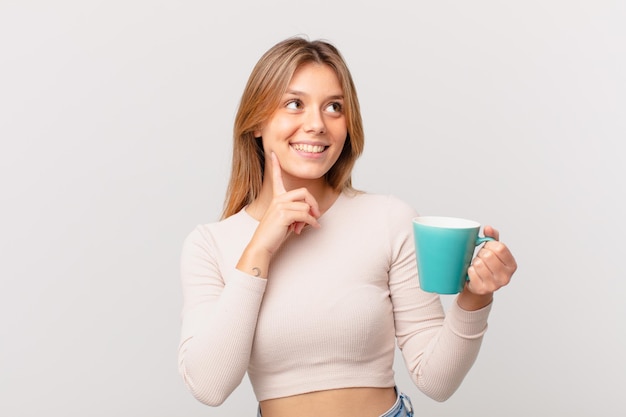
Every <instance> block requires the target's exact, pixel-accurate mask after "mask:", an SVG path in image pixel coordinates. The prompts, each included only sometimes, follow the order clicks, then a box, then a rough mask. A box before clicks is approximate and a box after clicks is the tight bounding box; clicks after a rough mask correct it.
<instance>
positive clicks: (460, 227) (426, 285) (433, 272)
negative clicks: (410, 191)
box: [413, 216, 495, 294]
mask: <svg viewBox="0 0 626 417" xmlns="http://www.w3.org/2000/svg"><path fill="white" fill-rule="evenodd" d="M479 230H480V224H479V223H477V222H475V221H472V220H466V219H460V218H456V217H437V216H422V217H416V218H414V219H413V237H414V238H415V255H416V258H417V272H418V276H419V282H420V287H421V288H422V290H424V291H426V292H433V293H437V294H456V293H459V292H461V291H462V290H463V288H464V287H465V282H466V281H467V280H468V277H467V269H468V268H469V266H470V263H471V262H472V258H473V256H474V250H475V249H476V246H478V245H480V244H481V243H485V242H488V241H490V240H495V239H493V238H491V237H480V236H478V231H479Z"/></svg>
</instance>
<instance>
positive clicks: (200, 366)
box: [179, 193, 490, 405]
mask: <svg viewBox="0 0 626 417" xmlns="http://www.w3.org/2000/svg"><path fill="white" fill-rule="evenodd" d="M415 216H416V213H415V211H414V210H413V209H412V208H411V207H409V206H408V205H407V204H405V203H404V202H402V201H400V200H398V199H396V198H394V197H391V196H380V195H372V194H365V193H361V194H356V195H348V194H345V193H344V194H342V195H341V196H340V197H339V199H338V200H337V201H336V202H335V203H334V205H333V206H332V207H331V208H330V209H329V210H328V211H327V212H326V213H324V215H323V216H322V217H321V218H320V219H319V221H320V224H321V225H322V227H321V228H320V229H312V228H310V229H305V231H304V232H303V233H302V234H301V235H291V236H290V237H289V238H288V239H287V240H286V241H285V242H284V243H283V245H282V247H281V249H280V250H279V251H278V252H277V253H276V254H275V255H274V257H273V259H272V263H271V266H270V270H269V274H268V279H267V280H264V279H260V278H256V277H253V276H250V275H247V274H245V273H243V272H241V271H238V270H237V269H236V268H235V265H236V264H237V261H238V260H239V257H240V256H241V254H242V252H243V250H244V248H245V246H246V245H247V243H248V242H249V240H250V238H251V236H252V234H253V233H254V231H255V229H256V226H257V225H258V222H257V221H256V220H254V219H253V218H252V217H250V216H249V215H248V214H247V213H246V212H245V210H242V211H241V212H240V213H238V214H236V215H233V216H231V217H229V218H228V219H225V220H222V221H220V222H217V223H212V224H208V225H201V226H198V227H197V228H196V229H195V230H194V231H192V232H191V234H190V235H189V236H188V237H187V239H186V240H185V243H184V245H183V250H182V256H181V278H182V288H183V300H184V303H183V311H182V332H181V342H180V346H179V369H180V373H181V375H182V376H183V379H184V381H185V383H186V385H187V387H188V388H189V390H190V391H191V392H192V393H193V395H194V396H195V397H196V398H198V400H200V401H202V402H204V403H206V404H209V405H219V404H221V403H222V402H223V401H224V400H225V399H226V398H227V397H228V396H229V395H230V393H231V392H232V391H233V390H234V389H235V388H236V387H237V386H238V385H239V383H240V382H241V380H242V378H243V376H244V375H245V373H246V372H248V375H249V377H250V381H251V383H252V386H253V389H254V391H255V394H256V396H257V399H258V400H259V401H262V400H265V399H270V398H278V397H284V396H290V395H296V394H301V393H306V392H312V391H320V390H325V389H335V388H346V387H392V386H394V385H395V381H394V373H393V356H394V350H395V343H396V342H397V344H398V346H399V348H400V350H401V351H402V355H403V357H404V360H405V363H406V365H407V368H408V369H409V371H410V374H411V376H412V379H413V381H414V382H415V384H416V385H417V386H418V388H419V389H420V390H421V391H422V392H424V393H425V394H426V395H428V396H430V397H431V398H434V399H435V400H438V401H443V400H445V399H447V398H448V397H449V396H450V395H452V394H453V393H454V391H455V390H456V389H457V388H458V386H459V385H460V384H461V382H462V380H463V378H464V377H465V375H466V374H467V372H468V371H469V369H470V368H471V366H472V364H473V363H474V361H475V359H476V357H477V354H478V351H479V349H480V344H481V341H482V337H483V335H484V333H485V331H486V329H487V317H488V314H489V310H490V306H488V307H485V308H484V309H482V310H479V311H472V312H469V311H464V310H462V309H461V308H460V307H458V305H457V304H456V303H453V305H452V306H451V307H450V309H449V310H448V312H447V314H445V315H444V312H443V308H442V305H441V302H440V300H439V297H438V296H437V295H435V294H430V293H426V292H424V291H422V290H420V288H419V282H418V278H417V268H416V261H415V250H414V243H413V235H412V224H411V219H412V218H413V217H415Z"/></svg>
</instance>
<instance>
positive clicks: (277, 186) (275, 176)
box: [270, 152, 287, 195]
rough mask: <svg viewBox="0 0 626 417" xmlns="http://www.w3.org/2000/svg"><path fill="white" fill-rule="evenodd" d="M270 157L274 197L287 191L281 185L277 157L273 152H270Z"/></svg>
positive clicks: (281, 180) (281, 179) (281, 178)
mask: <svg viewBox="0 0 626 417" xmlns="http://www.w3.org/2000/svg"><path fill="white" fill-rule="evenodd" d="M270 156H271V158H272V186H273V190H274V195H279V194H284V193H286V192H287V190H285V185H284V184H283V176H282V169H281V167H280V162H278V157H277V156H276V154H275V153H274V152H272V154H271V155H270Z"/></svg>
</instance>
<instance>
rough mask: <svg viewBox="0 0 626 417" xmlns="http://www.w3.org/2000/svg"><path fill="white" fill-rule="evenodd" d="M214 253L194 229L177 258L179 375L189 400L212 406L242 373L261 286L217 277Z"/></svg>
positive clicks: (232, 275) (223, 274) (237, 274)
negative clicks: (180, 308)
mask: <svg viewBox="0 0 626 417" xmlns="http://www.w3.org/2000/svg"><path fill="white" fill-rule="evenodd" d="M216 253H218V251H217V249H216V247H215V245H214V242H213V241H212V239H211V236H210V235H209V234H208V232H206V231H202V230H201V229H200V228H198V229H196V230H194V231H193V232H192V233H191V234H190V235H189V236H188V237H187V239H186V240H185V243H184V245H183V249H182V254H181V280H182V290H183V300H184V306H183V312H182V332H181V342H180V345H179V351H178V365H179V371H180V373H181V375H182V377H183V379H184V381H185V384H186V385H187V387H188V389H189V390H190V391H191V393H192V394H193V395H194V397H196V398H197V399H198V400H199V401H201V402H203V403H205V404H207V405H211V406H217V405H220V404H221V403H223V402H224V401H225V400H226V398H228V396H229V395H230V394H231V393H232V392H233V390H234V389H235V388H236V387H237V386H238V385H239V384H240V383H241V380H242V379H243V376H244V375H245V373H246V369H247V368H248V362H249V360H250V352H251V350H252V342H253V339H254V332H255V329H256V323H257V318H258V313H259V308H260V305H261V301H262V299H263V294H264V292H265V285H266V280H265V279H262V278H257V277H254V276H251V275H249V274H246V273H244V272H241V271H239V270H237V269H235V268H232V269H230V270H228V271H221V270H220V268H219V267H218V262H217V260H216V259H215V254H216Z"/></svg>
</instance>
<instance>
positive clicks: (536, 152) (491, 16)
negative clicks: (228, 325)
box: [0, 0, 626, 417]
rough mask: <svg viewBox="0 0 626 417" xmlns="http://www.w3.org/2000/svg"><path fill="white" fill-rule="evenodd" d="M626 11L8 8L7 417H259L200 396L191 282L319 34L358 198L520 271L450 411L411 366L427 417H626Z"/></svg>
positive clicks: (0, 79) (425, 4) (460, 4)
mask: <svg viewBox="0 0 626 417" xmlns="http://www.w3.org/2000/svg"><path fill="white" fill-rule="evenodd" d="M624 4H625V3H624V2H620V1H617V0H616V1H601V0H594V1H591V0H589V1H565V0H563V1H537V0H530V1H524V2H505V1H497V0H493V1H485V0H483V1H480V0H478V1H472V2H465V1H456V2H453V1H438V2H432V1H416V2H409V1H406V2H404V1H396V0H386V1H375V2H367V1H326V0H319V1H317V2H297V3H294V2H293V1H278V0H273V1H264V2H255V1H235V0H231V1H228V2H208V1H147V0H145V1H55V2H47V1H39V2H35V1H27V0H26V1H18V0H15V1H9V0H0V75H1V76H0V139H1V147H0V162H1V165H0V185H1V188H0V210H1V216H0V227H1V229H0V260H1V261H0V278H1V287H0V323H1V325H0V415H3V416H40V415H64V416H85V415H88V416H111V415H116V416H146V417H148V416H149V417H174V416H233V415H237V416H245V415H248V416H252V415H254V413H255V409H256V403H255V401H254V397H253V394H252V391H251V388H250V386H249V383H248V381H247V379H246V380H244V382H243V383H242V385H241V387H240V388H239V389H238V390H237V391H235V393H234V394H233V395H232V396H231V397H230V398H229V399H228V400H227V402H226V403H225V404H224V405H223V406H222V407H220V408H217V409H211V408H209V407H206V406H204V405H202V404H200V403H199V402H197V401H196V400H195V399H193V397H192V396H191V395H190V394H189V393H188V392H187V391H186V390H185V388H184V386H183V383H182V380H181V379H180V377H179V376H178V374H177V369H176V348H177V343H178V332H179V311H180V307H181V298H180V288H179V275H178V261H179V253H180V248H181V244H182V240H183V239H184V237H185V236H186V235H187V234H188V233H189V232H190V231H191V230H192V229H193V228H194V227H195V226H196V224H198V223H205V222H211V221H215V220H216V219H217V218H218V216H219V212H220V209H221V205H222V200H223V196H224V191H225V185H226V181H227V177H228V174H229V163H230V150H231V128H232V122H233V118H234V114H235V111H236V106H237V103H238V101H239V97H240V94H241V92H242V90H243V87H244V84H245V82H246V79H247V76H248V74H249V72H250V70H251V69H252V66H253V65H254V63H255V62H256V60H257V59H258V58H259V57H260V55H261V54H262V53H263V52H264V51H265V50H266V49H267V48H269V47H270V46H271V45H273V44H274V43H275V42H277V41H279V40H282V39H283V38H285V37H288V36H292V35H296V34H306V35H308V36H309V37H310V38H311V39H316V38H325V39H328V40H330V41H332V42H333V43H335V44H336V45H337V46H338V47H339V48H340V49H341V51H342V52H343V54H344V56H345V58H346V60H347V61H348V64H349V66H350V67H351V69H352V71H353V75H354V78H355V81H356V83H357V89H358V91H359V94H360V99H361V103H362V110H363V115H364V120H365V128H366V150H365V154H364V156H363V158H362V159H361V160H360V161H359V163H358V165H357V168H356V170H355V173H354V182H355V184H356V186H357V187H359V188H361V189H365V190H368V191H372V192H380V193H392V194H396V195H398V196H400V197H401V198H403V199H405V200H407V201H408V202H410V203H411V204H412V205H414V206H415V207H416V208H417V209H418V211H420V212H421V213H423V214H446V215H455V216H460V217H468V218H473V219H475V220H478V221H480V222H482V223H483V224H485V223H488V224H492V225H494V226H496V227H497V228H499V229H500V231H501V237H502V240H503V241H505V242H507V243H508V244H509V246H510V247H511V249H512V250H513V252H514V253H515V255H516V257H517V259H518V263H519V265H520V267H519V270H518V272H517V274H516V276H515V280H514V282H513V283H512V284H511V285H510V286H509V287H507V288H505V289H503V290H502V291H501V292H500V293H498V294H497V297H496V301H495V305H494V309H493V312H492V316H491V320H490V330H489V332H488V334H487V336H486V338H485V341H484V344H483V349H482V351H481V354H480V357H479V359H478V361H477V362H476V364H475V366H474V368H473V369H472V370H471V372H470V374H469V375H468V377H467V378H466V380H465V382H464V384H463V385H462V387H461V388H460V389H459V391H458V392H457V393H456V394H455V396H453V397H452V399H450V400H449V401H448V402H446V403H443V404H439V403H435V402H434V401H432V400H430V399H428V398H426V397H425V396H424V395H422V394H421V393H419V391H418V390H417V389H416V388H415V387H414V386H413V385H412V384H411V382H410V381H409V379H408V377H407V374H406V371H405V370H404V368H403V364H402V363H401V362H400V360H398V361H397V367H396V369H397V375H398V378H397V381H398V384H399V385H400V386H401V388H402V389H404V390H405V391H406V392H408V393H409V394H410V395H411V396H412V398H413V403H414V405H415V407H416V408H417V410H418V415H428V416H459V415H467V416H500V415H507V416H527V415H542V416H543V415H545V416H548V415H568V416H594V415H599V414H602V415H605V416H610V415H612V416H618V415H620V416H621V415H624V413H625V411H626V408H625V406H624V402H623V399H622V397H621V396H622V390H623V388H624V387H625V386H626V377H625V375H626V360H625V355H624V351H625V345H626V343H625V341H626V325H625V323H624V318H625V317H626V314H625V313H626V311H625V308H624V296H625V295H626V285H625V283H624V281H625V275H626V274H625V272H626V271H625V267H624V248H625V245H624V243H623V242H624V236H626V230H625V227H624V221H623V213H624V211H625V209H626V207H625V203H624V178H625V177H626V176H625V175H624V174H625V171H626V170H625V168H624V163H623V145H621V144H619V142H620V141H624V139H626V122H625V120H626V117H625V116H626V81H625V76H624V74H626V54H624V45H625V44H626V27H625V26H624V22H625V21H626V8H625V6H624ZM446 297H447V296H446ZM449 302H451V298H445V299H444V303H446V304H447V305H448V303H449ZM600 411H601V412H600Z"/></svg>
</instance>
